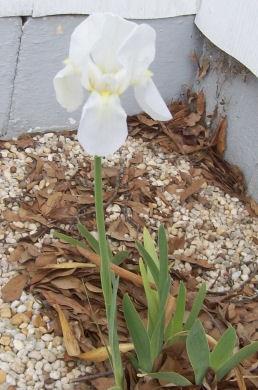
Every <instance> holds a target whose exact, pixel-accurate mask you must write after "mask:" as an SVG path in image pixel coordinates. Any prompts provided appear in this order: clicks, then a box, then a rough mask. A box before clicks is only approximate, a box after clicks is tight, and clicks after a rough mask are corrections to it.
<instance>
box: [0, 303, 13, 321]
mask: <svg viewBox="0 0 258 390" xmlns="http://www.w3.org/2000/svg"><path fill="white" fill-rule="evenodd" d="M11 317H12V311H11V308H10V307H9V305H7V304H6V305H3V306H2V307H1V308H0V318H11Z"/></svg>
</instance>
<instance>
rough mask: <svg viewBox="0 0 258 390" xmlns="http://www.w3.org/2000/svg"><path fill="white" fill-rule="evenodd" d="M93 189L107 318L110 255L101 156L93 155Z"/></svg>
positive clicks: (108, 313) (109, 294)
mask: <svg viewBox="0 0 258 390" xmlns="http://www.w3.org/2000/svg"><path fill="white" fill-rule="evenodd" d="M94 184H95V186H94V189H95V209H96V221H97V229H98V236H99V249H100V258H101V265H100V278H101V286H102V290H103V295H104V300H105V307H106V314H107V318H109V315H110V309H111V300H112V285H111V270H110V256H109V251H108V243H107V239H106V230H105V218H104V207H103V192H102V175H101V157H98V156H95V157H94Z"/></svg>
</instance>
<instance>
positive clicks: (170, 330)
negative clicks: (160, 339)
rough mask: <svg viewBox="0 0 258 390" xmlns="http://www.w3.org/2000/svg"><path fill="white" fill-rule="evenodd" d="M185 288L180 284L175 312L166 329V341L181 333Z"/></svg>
mask: <svg viewBox="0 0 258 390" xmlns="http://www.w3.org/2000/svg"><path fill="white" fill-rule="evenodd" d="M185 301H186V288H185V285H184V283H183V282H180V285H179V291H178V296H177V300H176V310H175V314H174V316H173V317H172V318H171V320H170V322H169V324H168V326H167V329H166V340H167V341H169V340H170V339H172V337H174V336H175V334H176V333H179V332H182V330H183V321H184V314H185Z"/></svg>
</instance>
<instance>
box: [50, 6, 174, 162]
mask: <svg viewBox="0 0 258 390" xmlns="http://www.w3.org/2000/svg"><path fill="white" fill-rule="evenodd" d="M155 40H156V33H155V30H154V29H153V28H152V27H150V26H148V25H147V24H141V25H138V24H136V23H134V22H131V21H127V20H125V19H123V18H121V17H119V16H116V15H112V14H109V13H107V14H93V15H91V16H89V17H88V18H87V19H86V20H85V21H83V22H82V23H81V24H80V25H79V26H78V27H76V28H75V30H74V32H73V34H72V36H71V43H70V50H69V58H68V59H67V60H66V61H65V65H66V66H65V68H63V69H62V70H61V71H60V72H58V73H57V75H56V76H55V78H54V87H55V91H56V97H57V100H58V102H59V103H60V104H61V106H63V107H64V108H66V109H67V111H74V110H76V109H77V108H78V107H79V106H80V105H81V104H82V102H83V100H84V88H85V89H86V90H87V91H88V92H89V93H90V96H89V98H88V100H87V101H86V104H85V105H84V107H83V111H82V116H81V120H80V125H79V129H78V140H79V142H80V144H81V145H82V146H83V148H84V149H85V150H86V152H87V153H89V154H91V155H98V156H107V155H109V154H112V153H114V152H115V151H116V150H117V149H119V148H120V146H121V145H122V144H123V143H124V142H125V140H126V137H127V133H128V132H127V124H126V112H125V110H124V109H123V107H122V106H121V102H120V95H122V94H123V93H124V92H125V90H126V89H127V88H128V87H129V86H133V88H134V93H135V98H136V100H137V102H138V104H139V105H140V107H141V108H142V109H143V110H144V111H145V112H146V113H147V114H149V115H150V116H151V117H152V118H153V119H156V120H160V121H167V120H169V119H171V114H170V112H169V110H168V108H167V106H166V104H165V103H164V101H163V99H162V97H161V96H160V94H159V92H158V90H157V88H156V86H155V84H154V83H153V81H152V72H151V71H150V70H149V66H150V64H151V63H152V61H153V60H154V57H155Z"/></svg>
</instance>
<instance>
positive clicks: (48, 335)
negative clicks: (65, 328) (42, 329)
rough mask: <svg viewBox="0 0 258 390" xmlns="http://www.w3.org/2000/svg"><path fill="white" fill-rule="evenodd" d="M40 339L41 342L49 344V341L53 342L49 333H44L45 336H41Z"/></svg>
mask: <svg viewBox="0 0 258 390" xmlns="http://www.w3.org/2000/svg"><path fill="white" fill-rule="evenodd" d="M41 339H42V340H43V341H46V342H49V341H52V340H53V335H52V334H49V333H45V334H43V336H42V337H41Z"/></svg>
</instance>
